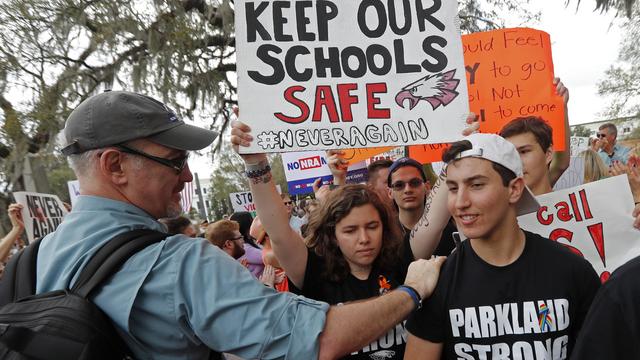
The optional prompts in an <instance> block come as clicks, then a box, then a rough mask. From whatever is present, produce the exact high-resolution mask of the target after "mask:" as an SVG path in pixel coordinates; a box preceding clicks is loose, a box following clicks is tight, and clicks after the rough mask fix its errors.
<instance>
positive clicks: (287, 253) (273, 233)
mask: <svg viewBox="0 0 640 360" xmlns="http://www.w3.org/2000/svg"><path fill="white" fill-rule="evenodd" d="M248 132H249V128H248V126H247V125H245V124H242V123H240V122H234V123H233V124H232V137H231V141H232V143H233V144H234V145H235V146H234V147H235V148H236V150H237V148H238V146H239V145H243V146H246V145H247V144H248V143H249V141H250V140H251V136H250V135H249V134H248ZM241 157H242V158H243V159H244V161H245V163H246V169H247V176H248V177H249V180H250V184H251V192H252V194H253V199H254V202H255V204H256V209H257V211H258V216H259V217H260V220H261V222H262V225H263V226H264V228H265V230H266V232H267V233H268V234H269V237H270V240H271V246H272V248H273V252H274V254H275V256H276V258H277V259H278V261H279V263H280V265H281V266H282V268H283V269H284V270H285V272H286V274H287V277H288V278H289V287H290V290H291V291H293V292H296V293H299V294H302V295H305V296H307V297H309V298H312V299H316V300H321V301H325V302H328V303H329V304H341V303H346V302H350V301H357V300H363V299H367V298H371V297H375V296H380V295H383V294H385V293H386V292H389V291H391V290H393V289H396V288H399V289H400V290H403V287H402V286H400V285H401V284H402V283H403V281H404V279H405V276H406V273H407V268H408V266H409V264H410V263H411V262H412V261H413V260H414V259H420V258H428V257H430V256H431V254H432V251H433V249H435V247H436V246H437V243H438V241H439V240H440V234H441V231H442V228H444V224H446V221H447V220H448V218H449V215H448V214H439V213H437V212H432V213H431V214H428V215H427V216H425V218H424V219H423V220H424V221H423V222H421V224H420V230H419V231H418V232H417V234H416V235H415V236H413V237H412V239H411V244H410V246H409V247H410V248H409V247H405V246H403V243H402V237H401V234H400V229H399V227H398V224H397V221H396V219H395V217H394V215H393V210H392V209H391V208H390V207H389V206H388V205H387V204H386V203H385V202H384V201H383V200H382V199H381V198H380V195H378V193H377V192H375V191H374V190H372V189H370V188H369V187H367V186H365V185H346V186H341V187H338V188H337V189H335V190H333V191H332V192H331V193H330V194H329V195H328V197H327V198H326V199H325V200H324V201H323V203H322V206H320V207H319V208H318V209H316V211H314V212H312V214H311V216H310V219H309V226H308V228H307V230H306V234H307V236H306V237H305V238H304V239H303V238H302V236H301V235H299V234H298V233H297V232H296V231H294V230H293V229H292V228H291V227H290V225H289V220H288V216H287V210H286V209H285V207H284V205H283V203H282V201H280V197H279V195H278V193H277V191H276V188H275V185H274V183H273V181H272V180H271V172H270V167H269V165H268V162H267V158H266V155H265V154H242V155H241ZM441 194H444V192H441ZM440 197H442V196H440ZM445 197H446V194H445ZM434 216H435V218H438V219H437V220H436V219H435V218H434ZM429 223H432V225H433V226H427V224H429ZM440 223H441V224H440ZM405 290H406V289H405ZM371 321H372V322H375V321H376V319H371ZM405 338H406V337H405V333H404V325H403V324H402V323H401V324H398V325H397V326H395V327H394V328H392V329H390V330H389V331H388V332H387V333H386V334H384V335H383V336H382V337H381V338H380V339H378V340H376V341H374V342H372V343H371V344H369V345H367V346H365V347H364V348H362V349H361V350H359V351H356V352H354V353H352V354H351V355H350V356H348V357H347V358H348V359H371V358H373V359H402V358H403V355H404V345H405Z"/></svg>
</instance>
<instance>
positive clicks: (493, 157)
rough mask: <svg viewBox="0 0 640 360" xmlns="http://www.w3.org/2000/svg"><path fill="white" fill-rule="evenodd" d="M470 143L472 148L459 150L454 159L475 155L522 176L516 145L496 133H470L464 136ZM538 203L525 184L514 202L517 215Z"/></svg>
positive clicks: (536, 205)
mask: <svg viewBox="0 0 640 360" xmlns="http://www.w3.org/2000/svg"><path fill="white" fill-rule="evenodd" d="M464 140H468V141H469V142H470V143H471V146H472V148H471V149H469V150H465V151H462V152H460V153H459V154H458V155H457V156H456V157H455V159H454V161H455V160H457V159H462V158H466V157H477V158H482V159H485V160H489V161H491V162H494V163H496V164H500V165H502V166H504V167H506V168H507V169H509V170H511V171H513V173H514V174H516V176H517V177H523V176H524V174H523V171H522V160H520V154H518V151H517V150H516V147H515V146H514V145H513V144H512V143H510V142H508V141H507V140H505V139H504V138H503V137H502V136H499V135H496V134H479V133H478V134H471V135H469V136H467V137H465V138H464ZM538 208H540V204H539V203H538V200H536V197H535V196H534V195H533V193H532V192H531V190H529V188H528V187H527V186H526V185H525V187H524V191H523V192H522V196H521V197H520V200H518V202H517V203H516V210H517V215H518V216H520V215H524V214H529V213H532V212H536V211H538Z"/></svg>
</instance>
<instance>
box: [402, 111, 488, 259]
mask: <svg viewBox="0 0 640 360" xmlns="http://www.w3.org/2000/svg"><path fill="white" fill-rule="evenodd" d="M467 125H468V126H467V127H466V128H465V129H464V130H463V132H462V135H463V136H467V135H470V134H472V133H474V132H476V131H477V130H478V128H479V127H480V123H479V122H478V117H477V116H476V114H474V113H470V114H469V116H467ZM445 180H446V175H445V173H444V172H442V173H440V174H439V176H438V180H437V181H436V183H435V184H434V185H433V188H431V192H430V193H429V196H428V197H427V201H426V203H425V206H424V213H423V214H422V217H421V218H420V220H419V221H418V223H417V224H416V226H414V227H413V230H411V236H410V238H409V244H410V245H411V251H412V252H413V257H414V258H415V259H428V258H429V257H430V256H431V254H433V251H434V250H435V249H436V247H437V246H438V243H439V242H440V238H441V236H442V230H444V228H445V226H447V222H449V219H450V218H451V214H449V210H447V191H446V188H445V186H444V182H445Z"/></svg>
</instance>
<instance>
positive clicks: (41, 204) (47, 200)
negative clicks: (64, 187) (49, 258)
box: [13, 191, 67, 242]
mask: <svg viewBox="0 0 640 360" xmlns="http://www.w3.org/2000/svg"><path fill="white" fill-rule="evenodd" d="M13 197H14V198H15V199H16V202H17V203H18V204H21V205H22V206H24V208H23V209H22V219H23V220H24V228H25V231H26V233H27V239H28V240H29V242H32V241H34V240H35V239H39V238H41V237H43V236H45V235H47V234H49V233H51V232H53V231H54V230H55V229H56V228H57V227H58V225H60V223H61V222H62V219H63V218H64V216H65V215H67V209H65V207H64V205H63V204H62V201H60V199H59V198H58V196H56V195H50V194H40V193H34V192H25V191H20V192H14V193H13Z"/></svg>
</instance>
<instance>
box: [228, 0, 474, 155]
mask: <svg viewBox="0 0 640 360" xmlns="http://www.w3.org/2000/svg"><path fill="white" fill-rule="evenodd" d="M235 5H236V6H235V29H236V50H237V71H238V101H239V106H240V109H242V113H241V119H240V120H242V121H243V122H245V123H247V124H249V125H250V126H251V129H252V135H253V137H254V139H255V140H254V141H253V142H252V144H251V147H241V148H240V151H241V152H243V153H255V152H283V151H299V150H322V149H347V148H365V147H377V146H390V145H396V146H399V145H411V144H426V143H443V142H452V141H455V140H459V139H460V138H461V135H460V134H461V132H462V130H463V129H464V127H465V119H466V116H467V114H468V112H469V98H468V91H467V83H466V74H465V66H464V61H463V55H462V40H461V37H460V31H459V23H458V21H459V20H458V16H457V6H458V4H457V2H456V1H434V2H422V1H415V2H414V1H384V2H383V1H335V0H325V1H302V0H300V1H297V0H290V1H248V0H241V1H237V2H236V3H235Z"/></svg>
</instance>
